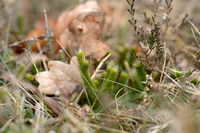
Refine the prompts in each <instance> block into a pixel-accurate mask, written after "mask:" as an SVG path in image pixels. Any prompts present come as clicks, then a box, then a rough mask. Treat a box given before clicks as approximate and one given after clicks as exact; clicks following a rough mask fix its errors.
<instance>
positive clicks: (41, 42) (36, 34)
mask: <svg viewBox="0 0 200 133" xmlns="http://www.w3.org/2000/svg"><path fill="white" fill-rule="evenodd" d="M44 34H45V30H44V29H34V30H32V31H30V32H29V34H28V35H27V36H26V39H30V38H35V37H39V36H42V35H44ZM25 45H27V44H26V43H25ZM44 46H45V39H41V40H40V39H38V40H37V41H34V42H33V45H32V50H33V51H39V49H38V47H40V48H42V47H44Z"/></svg>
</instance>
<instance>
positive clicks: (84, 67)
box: [76, 51, 97, 101]
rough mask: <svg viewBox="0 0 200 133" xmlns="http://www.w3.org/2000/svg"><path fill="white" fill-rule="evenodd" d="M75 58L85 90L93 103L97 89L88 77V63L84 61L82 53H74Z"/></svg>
mask: <svg viewBox="0 0 200 133" xmlns="http://www.w3.org/2000/svg"><path fill="white" fill-rule="evenodd" d="M76 56H77V60H78V66H79V70H80V73H81V77H82V80H83V83H84V85H85V86H86V90H87V93H88V95H89V97H90V98H91V101H94V100H95V98H96V94H97V87H96V85H95V83H94V82H93V81H92V79H91V77H90V74H89V71H88V66H89V63H88V61H87V60H86V59H85V56H84V54H83V51H78V52H77V53H76Z"/></svg>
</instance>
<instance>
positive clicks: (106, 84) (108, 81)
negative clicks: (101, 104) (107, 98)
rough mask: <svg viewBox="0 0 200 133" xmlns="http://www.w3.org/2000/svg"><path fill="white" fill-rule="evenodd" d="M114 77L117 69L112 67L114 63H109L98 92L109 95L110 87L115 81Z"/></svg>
mask: <svg viewBox="0 0 200 133" xmlns="http://www.w3.org/2000/svg"><path fill="white" fill-rule="evenodd" d="M116 77H117V68H116V67H115V66H114V63H113V62H111V63H110V64H109V65H108V67H107V69H106V75H105V78H104V79H103V83H102V84H101V87H100V90H101V91H103V92H108V93H111V90H112V85H113V84H114V82H113V81H115V79H116Z"/></svg>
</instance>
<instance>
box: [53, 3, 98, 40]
mask: <svg viewBox="0 0 200 133" xmlns="http://www.w3.org/2000/svg"><path fill="white" fill-rule="evenodd" d="M99 11H100V7H99V5H98V3H97V1H96V0H87V2H86V3H84V4H81V5H79V6H77V7H76V8H74V9H73V10H72V11H69V10H66V11H65V12H63V13H62V14H61V15H60V16H59V18H58V20H57V23H56V26H55V38H57V39H59V38H60V35H61V34H62V33H63V32H64V31H65V29H66V28H68V25H69V23H70V22H72V21H73V20H74V19H76V18H77V17H78V16H79V15H80V14H88V13H92V12H99Z"/></svg>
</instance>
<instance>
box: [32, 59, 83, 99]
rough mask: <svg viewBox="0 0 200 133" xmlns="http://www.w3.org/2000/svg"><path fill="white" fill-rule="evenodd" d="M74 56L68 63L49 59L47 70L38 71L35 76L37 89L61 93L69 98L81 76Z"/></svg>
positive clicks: (49, 92)
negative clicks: (37, 84) (37, 83)
mask: <svg viewBox="0 0 200 133" xmlns="http://www.w3.org/2000/svg"><path fill="white" fill-rule="evenodd" d="M75 64H77V59H76V57H72V60H71V62H70V64H65V63H63V62H60V61H49V63H48V67H49V71H45V72H40V73H38V74H37V75H36V76H35V78H36V80H37V81H38V82H39V84H40V85H39V87H38V90H39V91H40V92H41V93H43V94H49V95H61V96H64V97H65V98H67V99H68V98H69V97H70V96H71V94H72V93H73V92H74V91H75V90H76V89H77V88H78V87H79V86H80V85H81V77H80V74H79V70H78V68H77V66H76V65H75Z"/></svg>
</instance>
